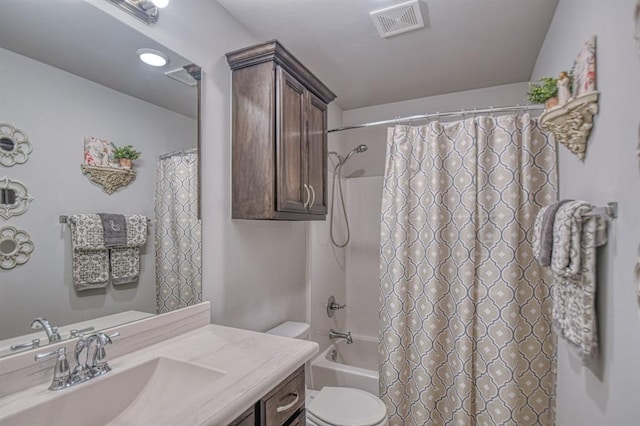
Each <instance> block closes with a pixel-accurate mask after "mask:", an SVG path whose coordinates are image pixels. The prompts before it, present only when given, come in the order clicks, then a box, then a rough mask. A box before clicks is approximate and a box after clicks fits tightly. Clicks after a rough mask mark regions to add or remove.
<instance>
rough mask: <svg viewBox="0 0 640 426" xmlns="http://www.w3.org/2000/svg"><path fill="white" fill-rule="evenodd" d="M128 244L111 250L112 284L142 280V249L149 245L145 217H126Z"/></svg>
mask: <svg viewBox="0 0 640 426" xmlns="http://www.w3.org/2000/svg"><path fill="white" fill-rule="evenodd" d="M124 219H125V222H126V226H125V228H126V244H124V245H123V246H121V247H112V248H111V250H110V263H111V265H110V266H111V283H112V284H113V285H114V286H115V285H122V284H131V283H135V282H137V281H138V279H139V278H140V247H143V246H144V245H145V244H146V243H147V218H146V216H143V215H127V216H124Z"/></svg>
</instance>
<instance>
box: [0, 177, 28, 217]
mask: <svg viewBox="0 0 640 426" xmlns="http://www.w3.org/2000/svg"><path fill="white" fill-rule="evenodd" d="M31 201H33V197H32V196H31V195H30V194H29V192H28V190H27V187H26V186H24V184H23V183H22V182H19V181H17V180H11V179H9V177H8V176H5V177H3V178H2V179H0V217H2V218H3V219H9V218H10V217H11V216H19V215H21V214H23V213H24V212H26V211H27V209H28V208H29V203H30V202H31Z"/></svg>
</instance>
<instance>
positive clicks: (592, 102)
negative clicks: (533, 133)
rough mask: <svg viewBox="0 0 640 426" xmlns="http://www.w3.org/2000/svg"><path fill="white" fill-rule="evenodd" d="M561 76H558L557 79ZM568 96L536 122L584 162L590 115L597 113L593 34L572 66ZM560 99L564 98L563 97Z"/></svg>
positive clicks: (590, 126) (597, 94) (590, 120)
mask: <svg viewBox="0 0 640 426" xmlns="http://www.w3.org/2000/svg"><path fill="white" fill-rule="evenodd" d="M563 77H564V75H563V74H562V73H561V75H560V79H562V80H563ZM563 81H564V80H563ZM564 82H565V83H566V81H564ZM570 95H571V97H570V98H569V99H567V100H566V103H564V104H563V105H562V104H561V105H558V106H556V107H553V108H550V109H548V110H546V111H545V112H544V113H543V114H542V115H541V116H540V123H541V125H542V127H543V128H544V129H545V130H548V131H550V132H551V133H553V135H554V137H555V139H556V141H558V142H559V143H561V144H562V145H564V146H565V147H567V148H568V149H569V151H571V152H572V153H573V154H575V155H576V156H577V157H578V158H579V159H580V160H584V158H585V155H586V152H587V139H588V137H589V134H590V133H591V128H592V127H593V116H594V115H595V114H596V113H597V112H598V96H599V93H598V91H597V90H596V37H595V35H593V36H591V37H590V38H589V40H587V42H586V43H585V44H584V46H583V48H582V50H581V51H580V53H578V56H577V57H576V60H575V62H574V64H573V67H572V69H571V94H570ZM563 97H564V98H566V94H564V96H563Z"/></svg>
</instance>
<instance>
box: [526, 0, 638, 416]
mask: <svg viewBox="0 0 640 426" xmlns="http://www.w3.org/2000/svg"><path fill="white" fill-rule="evenodd" d="M635 3H636V2H635V0H616V1H608V0H561V1H560V2H559V4H558V8H557V10H556V13H555V16H554V18H553V22H552V24H551V27H550V28H549V32H548V34H547V37H546V39H545V42H544V44H543V46H542V49H541V51H540V55H539V57H538V60H537V63H536V66H535V70H534V73H533V78H537V77H540V76H543V75H552V76H555V75H557V74H558V72H559V71H562V70H564V69H568V68H570V67H571V65H572V63H573V60H574V58H575V57H576V55H577V53H578V51H579V50H580V49H581V48H582V45H583V43H584V42H585V41H586V40H587V39H588V37H589V36H590V35H591V34H596V35H597V85H598V90H599V91H600V92H601V98H600V113H599V114H598V116H597V118H596V120H595V124H594V127H593V131H592V133H591V137H590V138H589V146H588V150H587V156H586V159H585V161H584V163H583V162H580V161H578V159H577V158H576V157H575V156H573V155H571V154H570V153H569V152H568V150H566V149H565V148H563V147H560V148H559V150H560V155H559V162H560V195H561V197H562V198H575V199H584V200H587V201H590V202H592V203H595V204H600V205H602V204H604V203H606V202H607V201H618V202H619V203H620V212H619V218H618V219H616V220H615V221H613V222H612V224H611V228H610V230H609V242H608V244H607V245H606V247H604V248H603V249H601V250H599V252H598V256H599V259H598V269H599V273H598V296H597V298H598V302H597V312H598V322H599V331H600V333H599V334H600V340H601V359H600V361H599V362H596V363H594V364H593V365H591V366H590V367H589V368H586V367H583V366H581V364H580V361H579V360H578V359H577V358H576V356H575V355H573V353H572V352H571V351H570V350H569V349H568V347H567V345H566V344H565V343H564V342H563V341H560V342H559V350H558V386H557V392H558V398H557V423H558V424H559V425H603V424H607V425H613V424H615V425H631V424H638V421H639V420H638V413H640V409H639V408H638V389H639V387H638V383H640V361H639V356H638V354H640V322H639V318H638V297H637V296H636V292H635V290H634V265H635V261H636V257H637V255H638V242H639V241H640V231H639V230H640V226H639V225H640V197H638V185H639V183H640V173H639V171H638V159H637V157H636V145H637V143H638V126H639V120H640V103H638V99H637V96H638V94H640V57H638V54H637V52H636V45H635V42H634V40H633V19H632V17H633V12H634V7H635Z"/></svg>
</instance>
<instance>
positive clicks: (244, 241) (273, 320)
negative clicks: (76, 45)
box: [86, 0, 307, 331]
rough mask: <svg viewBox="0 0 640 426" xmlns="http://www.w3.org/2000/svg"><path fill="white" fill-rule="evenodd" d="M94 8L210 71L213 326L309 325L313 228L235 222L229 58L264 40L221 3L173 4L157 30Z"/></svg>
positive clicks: (206, 86)
mask: <svg viewBox="0 0 640 426" xmlns="http://www.w3.org/2000/svg"><path fill="white" fill-rule="evenodd" d="M86 1H88V2H89V3H91V4H93V5H94V6H96V7H98V8H100V9H102V10H104V11H106V12H107V13H110V14H112V15H113V16H115V17H117V18H118V19H120V20H122V21H123V22H125V23H127V24H129V25H130V26H132V27H133V28H136V29H138V30H139V31H141V32H143V33H145V34H146V35H148V36H149V37H151V38H153V39H154V40H156V41H158V42H160V43H162V44H164V45H165V46H167V47H168V48H170V49H171V50H173V51H175V52H177V53H179V54H180V55H182V56H184V57H185V58H188V59H189V60H191V61H193V62H194V63H196V64H198V65H200V66H201V67H202V69H203V72H204V78H203V105H202V152H201V155H202V157H201V158H202V221H203V297H204V298H205V299H206V300H210V301H211V303H212V321H213V322H214V323H218V324H224V325H230V326H235V327H241V328H247V329H253V330H260V331H263V330H266V329H268V328H270V327H272V326H275V325H276V324H278V323H280V322H282V321H285V320H298V321H304V320H305V319H306V304H307V288H306V281H307V280H306V252H307V250H306V246H307V224H306V223H304V222H275V221H273V222H266V221H265V222H260V221H232V220H231V191H230V190H231V170H230V168H231V167H230V166H231V117H230V111H231V72H230V71H229V67H228V66H227V62H226V58H225V56H224V54H225V53H226V52H229V51H231V50H234V49H238V48H241V47H245V46H248V45H251V44H254V43H257V42H260V41H263V40H257V39H256V38H255V37H254V36H253V35H252V34H251V33H250V32H249V31H248V30H247V29H246V28H244V27H243V26H242V25H241V24H239V23H238V22H237V21H236V20H235V18H233V17H232V16H231V15H230V14H229V13H227V11H226V10H225V9H224V8H222V7H221V6H220V5H219V4H218V2H216V1H214V0H184V1H174V2H171V4H170V5H169V7H167V8H165V9H163V10H162V12H161V17H160V21H159V22H158V24H156V25H154V26H153V27H149V26H146V25H144V24H142V23H140V22H138V21H136V20H135V19H134V18H132V17H130V16H128V15H126V14H125V13H123V12H120V11H119V10H118V9H116V8H114V7H113V6H112V5H110V4H109V3H108V2H105V1H103V0H86ZM293 53H294V54H295V52H293Z"/></svg>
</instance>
